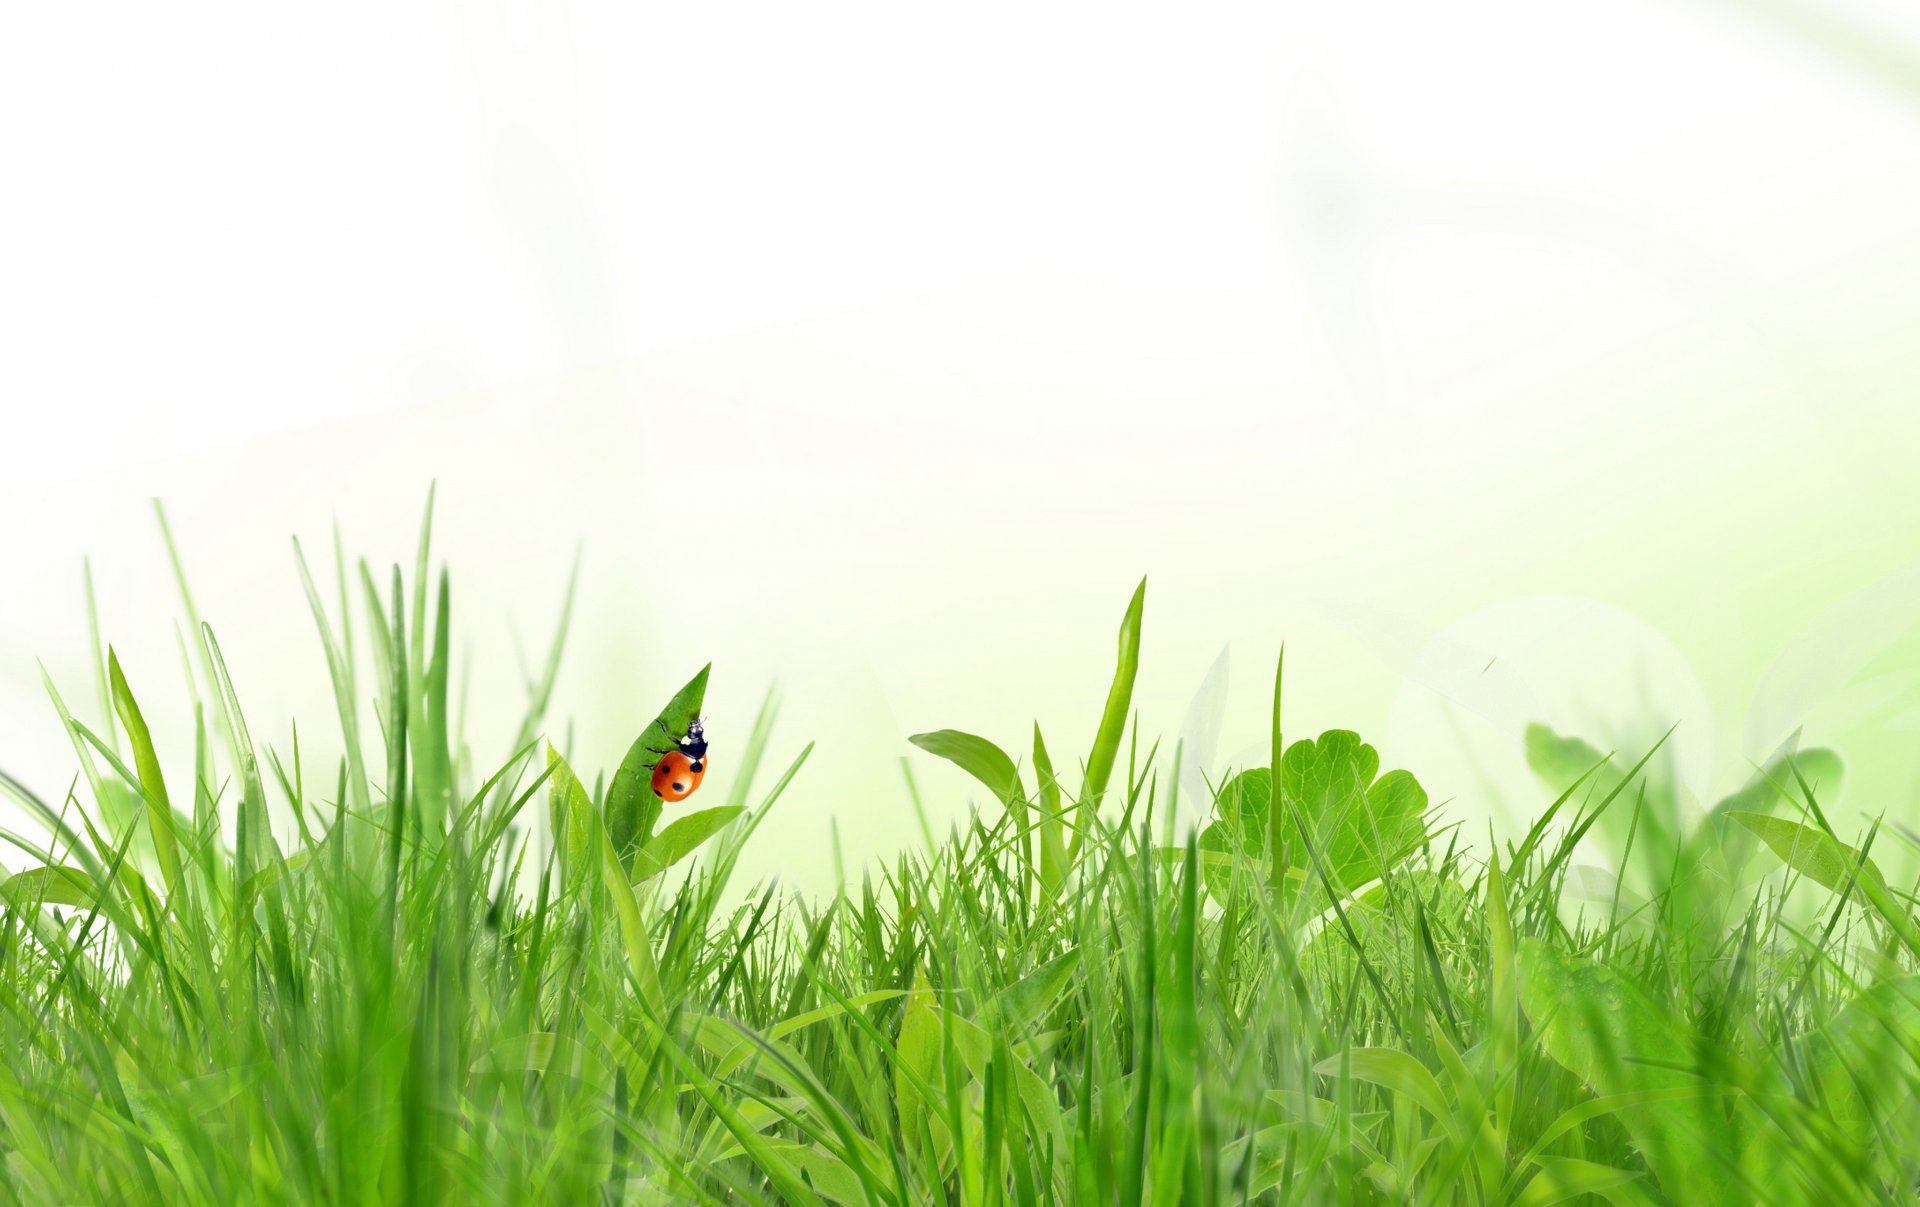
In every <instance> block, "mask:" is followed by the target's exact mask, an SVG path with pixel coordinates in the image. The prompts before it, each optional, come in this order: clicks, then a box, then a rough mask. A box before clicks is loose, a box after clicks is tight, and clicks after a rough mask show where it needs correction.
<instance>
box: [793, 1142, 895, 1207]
mask: <svg viewBox="0 0 1920 1207" xmlns="http://www.w3.org/2000/svg"><path fill="white" fill-rule="evenodd" d="M768 1149H769V1150H770V1151H771V1152H772V1153H774V1154H775V1155H777V1156H779V1157H781V1158H782V1159H784V1160H786V1161H787V1162H789V1163H790V1164H791V1165H792V1166H793V1168H794V1169H796V1170H798V1171H800V1172H801V1173H804V1174H805V1175H806V1179H807V1182H808V1184H809V1185H811V1186H812V1187H813V1188H814V1190H816V1191H818V1192H819V1193H820V1194H822V1195H824V1196H826V1197H827V1198H829V1199H832V1200H833V1201H834V1202H836V1203H848V1204H854V1205H856V1207H858V1205H861V1204H865V1203H867V1202H869V1201H871V1200H870V1199H869V1196H868V1195H867V1191H866V1188H865V1187H864V1186H863V1185H861V1182H860V1176H859V1175H858V1174H856V1173H854V1172H853V1170H852V1168H850V1167H849V1166H848V1165H847V1163H846V1162H845V1161H842V1160H841V1159H840V1158H839V1157H836V1156H834V1155H833V1154H832V1153H830V1152H828V1151H827V1150H826V1149H824V1148H821V1147H820V1146H819V1145H817V1144H786V1143H781V1142H779V1141H773V1142H770V1143H769V1144H768Z"/></svg>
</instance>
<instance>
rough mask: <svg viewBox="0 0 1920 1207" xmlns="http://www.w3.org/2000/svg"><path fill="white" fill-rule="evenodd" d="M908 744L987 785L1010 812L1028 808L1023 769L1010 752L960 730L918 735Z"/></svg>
mask: <svg viewBox="0 0 1920 1207" xmlns="http://www.w3.org/2000/svg"><path fill="white" fill-rule="evenodd" d="M907 741H909V742H912V743H913V744H914V745H915V746H918V747H919V748H920V749H922V750H924V751H926V752H927V753H928V754H933V755H938V756H940V757H941V758H943V759H945V760H947V761H948V762H949V763H952V764H953V765H954V766H956V767H958V768H960V770H962V771H964V772H966V773H967V774H968V775H971V776H972V777H973V778H974V779H977V780H979V781H980V782H981V783H983V784H985V785H986V786H987V788H988V790H989V791H991V792H992V793H993V794H994V796H995V797H997V798H999V800H1000V803H1001V804H1003V805H1005V806H1006V807H1007V808H1008V809H1009V810H1016V809H1024V808H1025V807H1026V791H1025V789H1023V788H1022V787H1021V785H1020V772H1019V769H1018V768H1016V767H1015V766H1014V765H1013V760H1012V759H1011V758H1009V757H1008V756H1007V752H1006V751H1004V750H1002V749H1000V748H999V747H998V746H995V745H994V744H993V743H992V742H989V741H988V740H987V739H985V738H982V737H975V736H974V735H973V734H970V733H962V732H961V731H959V730H957V729H937V730H934V731H933V732H932V733H916V734H914V735H913V736H912V737H910V738H908V739H907Z"/></svg>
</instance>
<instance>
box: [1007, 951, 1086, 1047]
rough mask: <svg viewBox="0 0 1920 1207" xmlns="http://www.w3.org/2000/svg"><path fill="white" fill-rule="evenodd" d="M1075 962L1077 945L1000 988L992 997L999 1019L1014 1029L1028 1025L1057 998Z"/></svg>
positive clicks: (1032, 1023) (1074, 966)
mask: <svg viewBox="0 0 1920 1207" xmlns="http://www.w3.org/2000/svg"><path fill="white" fill-rule="evenodd" d="M1079 966H1080V949H1079V948H1078V947H1075V948H1072V949H1071V950H1069V951H1067V952H1065V953H1063V954H1061V955H1057V956H1055V957H1054V958H1053V959H1051V960H1048V961H1047V962H1046V963H1044V964H1042V965H1040V967H1038V968H1036V969H1034V970H1033V971H1032V972H1029V973H1028V974H1027V975H1026V976H1023V977H1021V978H1020V979H1019V980H1018V981H1016V982H1014V983H1013V984H1011V985H1009V986H1007V987H1006V988H1005V989H1002V990H1001V991H1000V993H999V995H998V996H997V997H996V998H995V999H994V1001H995V1008H996V1009H997V1010H998V1012H999V1015H1000V1019H1001V1021H1003V1022H1005V1023H1006V1024H1007V1025H1008V1026H1011V1027H1013V1028H1014V1029H1015V1030H1016V1031H1026V1030H1029V1029H1030V1028H1032V1027H1033V1026H1034V1025H1036V1024H1037V1023H1039V1021H1040V1020H1041V1019H1043V1018H1045V1017H1046V1016H1047V1013H1048V1012H1049V1011H1050V1010H1052V1009H1053V1007H1054V1006H1055V1005H1056V1004H1057V1003H1058V1002H1059V1000H1060V994H1061V992H1062V990H1064V989H1065V988H1066V985H1067V981H1068V979H1069V978H1070V977H1072V976H1073V970H1074V969H1076V968H1078V967H1079Z"/></svg>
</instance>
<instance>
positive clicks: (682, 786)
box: [673, 780, 687, 792]
mask: <svg viewBox="0 0 1920 1207" xmlns="http://www.w3.org/2000/svg"><path fill="white" fill-rule="evenodd" d="M673 790H674V791H675V792H685V791H686V790H687V786H686V785H685V784H683V783H680V782H679V781H678V780H675V781H674V785H673Z"/></svg>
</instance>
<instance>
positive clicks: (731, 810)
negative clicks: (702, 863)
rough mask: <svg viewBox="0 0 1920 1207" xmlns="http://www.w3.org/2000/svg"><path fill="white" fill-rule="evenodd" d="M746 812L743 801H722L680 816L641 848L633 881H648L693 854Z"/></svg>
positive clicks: (637, 856) (640, 882)
mask: <svg viewBox="0 0 1920 1207" xmlns="http://www.w3.org/2000/svg"><path fill="white" fill-rule="evenodd" d="M745 812H746V810H745V809H744V808H742V807H741V806H739V805H719V806H716V807H715V808H712V809H702V810H701V811H700V812H698V813H689V814H687V815H686V816H685V817H681V818H678V819H676V820H675V821H674V822H673V823H672V824H671V825H669V826H667V828H666V829H664V830H662V831H660V832H659V833H658V834H655V835H654V836H653V841H652V842H649V843H648V844H647V845H646V846H644V847H642V848H640V853H639V854H638V855H636V856H634V859H633V882H634V883H635V884H645V883H646V882H647V881H649V880H651V879H653V878H654V877H655V876H658V875H659V874H660V873H661V872H664V871H666V870H667V869H668V868H670V867H672V866H673V865H674V864H676V863H679V862H680V861H681V860H682V859H685V858H686V857H687V856H689V855H691V854H693V853H694V851H695V850H697V849H698V848H699V846H700V844H701V843H703V842H706V841H707V840H708V839H709V838H712V837H713V836H714V835H715V834H718V833H719V832H720V831H721V830H722V829H724V828H725V827H726V824H727V823H728V822H730V821H732V820H733V819H734V818H736V817H738V816H740V815H741V814H742V813H745Z"/></svg>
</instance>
